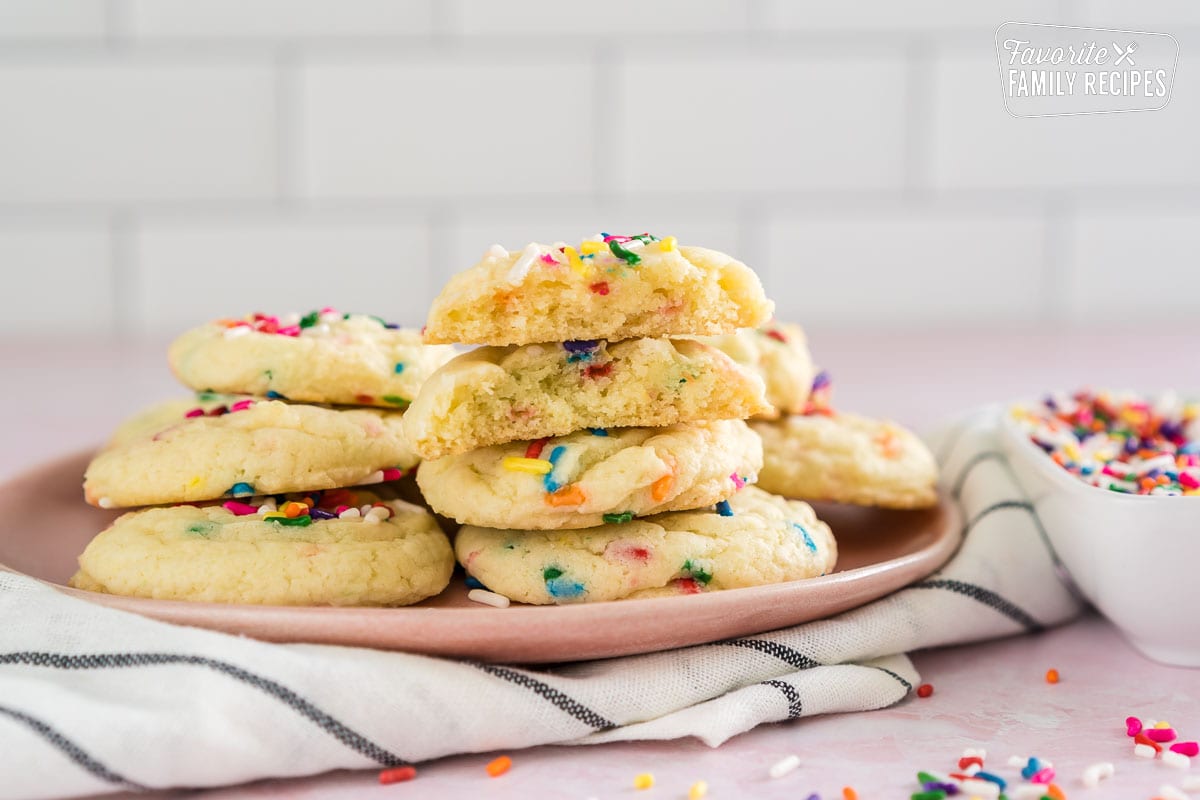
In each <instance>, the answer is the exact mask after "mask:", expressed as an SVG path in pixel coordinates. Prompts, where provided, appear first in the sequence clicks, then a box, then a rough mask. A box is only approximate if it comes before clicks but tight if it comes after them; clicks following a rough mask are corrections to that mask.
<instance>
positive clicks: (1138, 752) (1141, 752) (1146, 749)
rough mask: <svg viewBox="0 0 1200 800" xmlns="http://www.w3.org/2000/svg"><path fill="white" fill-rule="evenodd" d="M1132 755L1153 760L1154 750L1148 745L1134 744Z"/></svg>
mask: <svg viewBox="0 0 1200 800" xmlns="http://www.w3.org/2000/svg"><path fill="white" fill-rule="evenodd" d="M1133 754H1134V755H1135V756H1137V757H1138V758H1154V748H1153V747H1151V746H1150V745H1148V744H1135V745H1134V746H1133Z"/></svg>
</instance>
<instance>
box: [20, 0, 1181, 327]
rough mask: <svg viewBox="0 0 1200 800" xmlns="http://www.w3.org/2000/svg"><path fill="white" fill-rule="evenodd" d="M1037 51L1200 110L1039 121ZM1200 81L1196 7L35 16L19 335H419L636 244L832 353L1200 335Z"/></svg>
mask: <svg viewBox="0 0 1200 800" xmlns="http://www.w3.org/2000/svg"><path fill="white" fill-rule="evenodd" d="M1010 20H1022V21H1033V22H1043V23H1052V24H1077V25H1087V24H1092V25H1114V26H1125V27H1130V28H1136V29H1148V30H1152V31H1161V32H1166V33H1172V34H1174V35H1175V36H1176V38H1177V39H1178V40H1179V41H1180V61H1179V69H1178V75H1177V78H1176V82H1175V86H1176V88H1175V93H1174V95H1173V97H1172V100H1171V103H1170V105H1169V106H1168V107H1167V109H1165V110H1164V111H1159V112H1152V113H1142V114H1124V115H1105V116H1094V117H1077V118H1054V119H1016V118H1013V117H1010V116H1009V115H1008V114H1007V112H1006V111H1005V109H1004V106H1003V103H1002V100H1001V97H1000V92H999V91H998V89H999V87H998V85H997V81H998V80H999V77H998V70H997V67H996V60H995V54H994V41H993V34H994V31H995V28H996V26H997V25H999V24H1000V23H1002V22H1005V21H1010ZM1198 47H1200V10H1198V5H1197V4H1196V3H1195V2H1189V0H1154V1H1153V2H1147V3H1137V4H1132V3H1123V2H1116V0H1061V2H1058V3H1044V2H1035V0H990V1H989V2H981V3H962V2H953V0H919V2H916V3H907V4H897V3H893V2H887V1H886V0H869V2H867V3H865V4H853V5H852V6H851V5H847V4H837V3H829V2H817V1H816V0H748V1H747V2H739V1H738V0H612V1H610V2H594V3H563V2H555V0H211V2H200V3H197V2H190V0H58V2H53V3H50V2H35V1H34V0H0V276H2V277H3V280H4V286H5V293H6V295H8V296H15V297H20V298H21V301H20V302H19V303H11V302H10V304H9V308H10V310H9V312H8V313H7V314H6V316H5V318H4V320H3V321H2V322H0V337H5V338H13V337H22V336H35V335H48V336H53V335H59V334H63V335H78V334H80V333H92V334H95V335H98V336H104V335H125V336H138V337H142V336H161V335H163V334H167V333H170V332H172V331H177V330H179V329H181V328H182V327H185V326H187V325H190V324H193V323H195V322H197V321H199V320H202V319H205V318H210V317H216V316H228V315H236V314H241V313H244V312H246V311H250V310H254V309H260V308H261V309H264V310H306V309H308V308H311V307H316V306H321V305H326V304H332V305H337V306H339V307H344V308H347V309H355V310H364V311H370V312H373V313H378V314H380V315H382V316H386V317H390V318H393V319H396V320H398V321H404V322H408V323H412V324H419V323H420V322H421V318H422V316H423V312H424V309H425V308H426V306H427V305H428V303H429V301H430V300H431V299H432V298H433V296H434V295H435V294H436V292H437V290H438V289H439V287H440V286H441V285H442V283H443V282H444V281H445V280H446V278H447V277H448V276H449V275H450V274H451V273H452V272H454V271H456V270H459V269H463V268H465V267H467V266H469V265H470V264H471V263H473V262H474V260H475V259H476V258H478V256H479V255H480V254H481V253H482V252H483V251H484V250H485V249H486V248H487V247H488V245H490V244H491V243H492V242H493V241H498V242H500V243H501V244H504V245H506V246H508V247H510V248H517V247H520V246H522V245H524V244H525V243H526V242H527V241H529V240H534V239H536V240H541V241H553V240H557V239H564V240H570V239H575V238H578V237H581V236H583V235H587V234H591V233H595V232H598V231H599V230H601V229H606V230H610V231H626V232H640V231H642V230H649V231H651V232H656V233H660V234H668V233H669V234H674V235H676V236H678V237H679V238H680V239H681V240H683V241H686V242H692V243H697V244H704V245H707V246H711V247H715V248H717V249H722V250H728V251H730V252H732V253H734V254H735V255H738V256H739V257H741V258H743V260H745V261H746V262H747V263H749V264H750V265H751V266H753V267H755V268H756V269H757V270H758V271H759V273H760V274H761V275H762V277H763V279H764V281H765V282H766V284H767V288H768V291H769V292H770V293H771V294H772V296H774V297H775V299H776V300H777V301H778V304H779V308H780V313H781V315H783V316H787V317H790V318H794V319H797V320H799V321H801V322H806V323H809V324H811V325H813V326H816V327H823V328H826V329H828V328H837V327H843V328H854V327H868V328H875V329H879V328H893V329H894V328H916V327H946V328H964V327H968V326H972V325H979V326H992V327H996V326H1014V327H1019V326H1023V325H1026V324H1033V325H1056V324H1065V325H1092V324H1099V323H1102V322H1103V321H1104V319H1105V317H1106V316H1111V315H1119V314H1121V313H1122V312H1123V311H1126V310H1128V309H1130V308H1139V309H1142V310H1143V311H1145V310H1146V309H1153V310H1154V311H1155V312H1156V313H1161V314H1166V315H1172V316H1174V317H1175V318H1177V319H1187V318H1192V319H1195V313H1196V303H1197V299H1196V298H1197V297H1200V278H1198V277H1197V275H1200V272H1198V271H1197V270H1196V269H1195V267H1194V266H1193V264H1194V262H1195V257H1196V253H1197V251H1198V250H1200V233H1197V231H1200V148H1198V147H1196V146H1195V139H1196V135H1195V131H1196V130H1200V92H1198V91H1197V90H1196V87H1197V86H1200V57H1198V56H1197V55H1196V53H1197V52H1200V50H1198V49H1197V48H1198ZM1188 315H1191V316H1190V317H1189V316H1188Z"/></svg>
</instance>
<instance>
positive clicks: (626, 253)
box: [608, 239, 642, 267]
mask: <svg viewBox="0 0 1200 800" xmlns="http://www.w3.org/2000/svg"><path fill="white" fill-rule="evenodd" d="M608 249H609V250H611V251H612V254H613V255H614V256H616V257H617V258H619V259H621V260H622V261H624V262H625V263H626V264H628V265H629V266H631V267H636V266H637V265H638V264H640V263H642V257H641V256H639V255H638V254H637V253H635V252H633V251H632V250H626V249H625V248H624V247H622V246H621V243H620V242H618V241H617V240H616V239H613V240H612V241H611V242H609V243H608Z"/></svg>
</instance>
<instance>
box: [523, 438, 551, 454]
mask: <svg viewBox="0 0 1200 800" xmlns="http://www.w3.org/2000/svg"><path fill="white" fill-rule="evenodd" d="M548 441H550V440H549V439H538V440H536V441H532V442H530V443H529V447H526V448H525V457H526V458H540V457H541V455H542V448H543V447H545V446H546V442H548Z"/></svg>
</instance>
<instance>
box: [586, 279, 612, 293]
mask: <svg viewBox="0 0 1200 800" xmlns="http://www.w3.org/2000/svg"><path fill="white" fill-rule="evenodd" d="M588 288H589V289H591V290H592V291H593V292H595V293H596V294H598V295H601V296H604V295H606V294H608V281H596V282H595V283H593V284H592V285H591V286H589V287H588Z"/></svg>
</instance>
